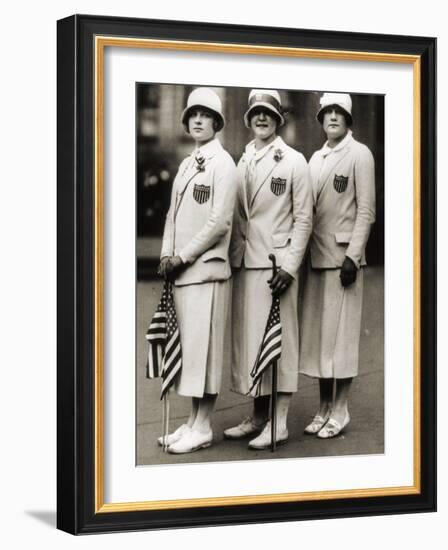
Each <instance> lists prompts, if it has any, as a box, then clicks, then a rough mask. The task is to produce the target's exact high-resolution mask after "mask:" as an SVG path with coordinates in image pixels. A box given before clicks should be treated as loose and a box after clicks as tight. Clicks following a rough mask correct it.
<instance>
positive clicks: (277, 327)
mask: <svg viewBox="0 0 448 550" xmlns="http://www.w3.org/2000/svg"><path fill="white" fill-rule="evenodd" d="M281 355H282V324H281V321H280V298H279V297H277V298H273V299H272V305H271V309H270V311H269V317H268V321H267V323H266V329H265V331H264V335H263V340H262V342H261V345H260V349H259V350H258V355H257V359H256V360H255V364H254V367H253V369H252V371H251V373H250V375H251V377H252V385H251V388H250V390H249V392H248V393H251V392H252V390H253V389H254V388H255V387H256V388H257V391H256V393H258V389H259V384H260V382H261V377H262V376H263V373H264V372H265V371H266V369H267V368H268V367H269V366H270V365H272V364H273V363H274V362H275V361H278V360H279V359H280V357H281Z"/></svg>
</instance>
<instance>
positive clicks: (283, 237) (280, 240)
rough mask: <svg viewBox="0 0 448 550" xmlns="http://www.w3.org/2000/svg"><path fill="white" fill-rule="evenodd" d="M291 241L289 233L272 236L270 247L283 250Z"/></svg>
mask: <svg viewBox="0 0 448 550" xmlns="http://www.w3.org/2000/svg"><path fill="white" fill-rule="evenodd" d="M290 241H291V235H290V234H289V233H277V234H276V235H272V246H273V247H274V248H284V247H285V246H287V245H288V244H289V243H290Z"/></svg>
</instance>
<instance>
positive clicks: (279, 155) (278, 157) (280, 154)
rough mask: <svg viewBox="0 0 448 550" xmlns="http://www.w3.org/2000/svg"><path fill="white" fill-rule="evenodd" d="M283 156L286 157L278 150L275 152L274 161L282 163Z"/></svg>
mask: <svg viewBox="0 0 448 550" xmlns="http://www.w3.org/2000/svg"><path fill="white" fill-rule="evenodd" d="M283 155H284V153H283V151H282V150H281V149H276V150H275V151H274V160H275V162H280V161H281V160H282V158H283Z"/></svg>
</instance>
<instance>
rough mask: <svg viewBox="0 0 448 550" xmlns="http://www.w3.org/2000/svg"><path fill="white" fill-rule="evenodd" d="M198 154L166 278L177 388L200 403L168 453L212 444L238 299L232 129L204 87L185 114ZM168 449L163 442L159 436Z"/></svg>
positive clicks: (170, 220) (176, 211) (175, 199)
mask: <svg viewBox="0 0 448 550" xmlns="http://www.w3.org/2000/svg"><path fill="white" fill-rule="evenodd" d="M182 123H183V125H184V126H185V129H186V131H187V132H188V133H189V135H190V136H191V137H192V138H193V139H194V142H195V149H194V151H193V152H192V154H191V155H190V156H189V157H187V158H186V159H185V160H184V161H183V162H182V163H181V165H180V167H179V171H178V173H177V175H176V178H175V180H174V183H173V189H172V195H171V204H170V209H169V211H168V214H167V218H166V224H165V231H164V236H163V244H162V252H161V262H160V267H159V273H160V274H161V275H162V276H163V277H166V278H169V279H170V280H172V281H174V285H175V287H174V301H175V306H176V314H177V320H178V325H179V332H180V338H181V347H182V370H181V372H180V375H179V376H178V378H177V379H176V382H175V385H174V388H175V390H176V392H177V393H178V394H179V395H184V396H189V397H191V398H192V408H191V413H190V416H189V418H188V421H187V422H186V424H182V425H181V426H180V427H179V428H177V429H176V430H175V431H174V432H173V433H172V434H169V435H168V436H167V441H166V444H167V445H169V446H168V452H170V453H175V454H180V453H188V452H193V451H196V450H198V449H201V448H205V447H208V446H210V445H211V443H212V440H213V431H212V427H211V414H212V411H213V408H214V405H215V402H216V397H217V395H218V393H219V390H220V384H221V373H222V368H223V360H224V356H225V334H226V329H227V328H228V327H227V326H226V324H227V319H228V306H229V303H230V299H231V291H230V277H231V269H230V264H229V256H228V248H229V242H230V233H231V225H232V215H233V209H234V203H235V196H236V168H235V164H234V162H233V160H232V158H231V156H230V155H229V154H228V153H227V152H226V151H225V150H224V149H223V147H222V145H221V143H220V142H219V141H218V139H217V138H216V136H215V134H216V133H217V132H219V131H220V130H221V129H222V128H223V126H224V123H225V121H224V116H223V113H222V105H221V100H220V98H219V97H218V95H217V94H216V93H215V92H214V91H213V90H211V89H208V88H197V89H196V90H194V91H193V92H192V93H191V94H190V96H189V98H188V103H187V107H186V109H185V110H184V112H183V113H182ZM159 443H160V444H162V443H163V441H162V438H159Z"/></svg>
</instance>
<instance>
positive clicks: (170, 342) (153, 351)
mask: <svg viewBox="0 0 448 550" xmlns="http://www.w3.org/2000/svg"><path fill="white" fill-rule="evenodd" d="M146 339H147V340H148V343H149V350H148V362H147V364H146V375H147V377H148V378H157V377H159V376H161V377H162V393H161V399H162V398H163V397H164V396H165V394H166V392H167V391H168V390H169V389H170V387H171V386H172V384H173V383H174V380H175V378H176V376H177V375H178V374H179V372H180V371H181V369H182V350H181V345H180V334H179V327H178V326H177V317H176V310H175V307H174V296H173V287H172V285H171V284H170V283H168V282H165V286H164V287H163V293H162V298H161V300H160V303H159V305H158V307H157V310H156V312H155V314H154V317H153V318H152V320H151V323H150V324H149V327H148V331H147V333H146Z"/></svg>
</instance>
